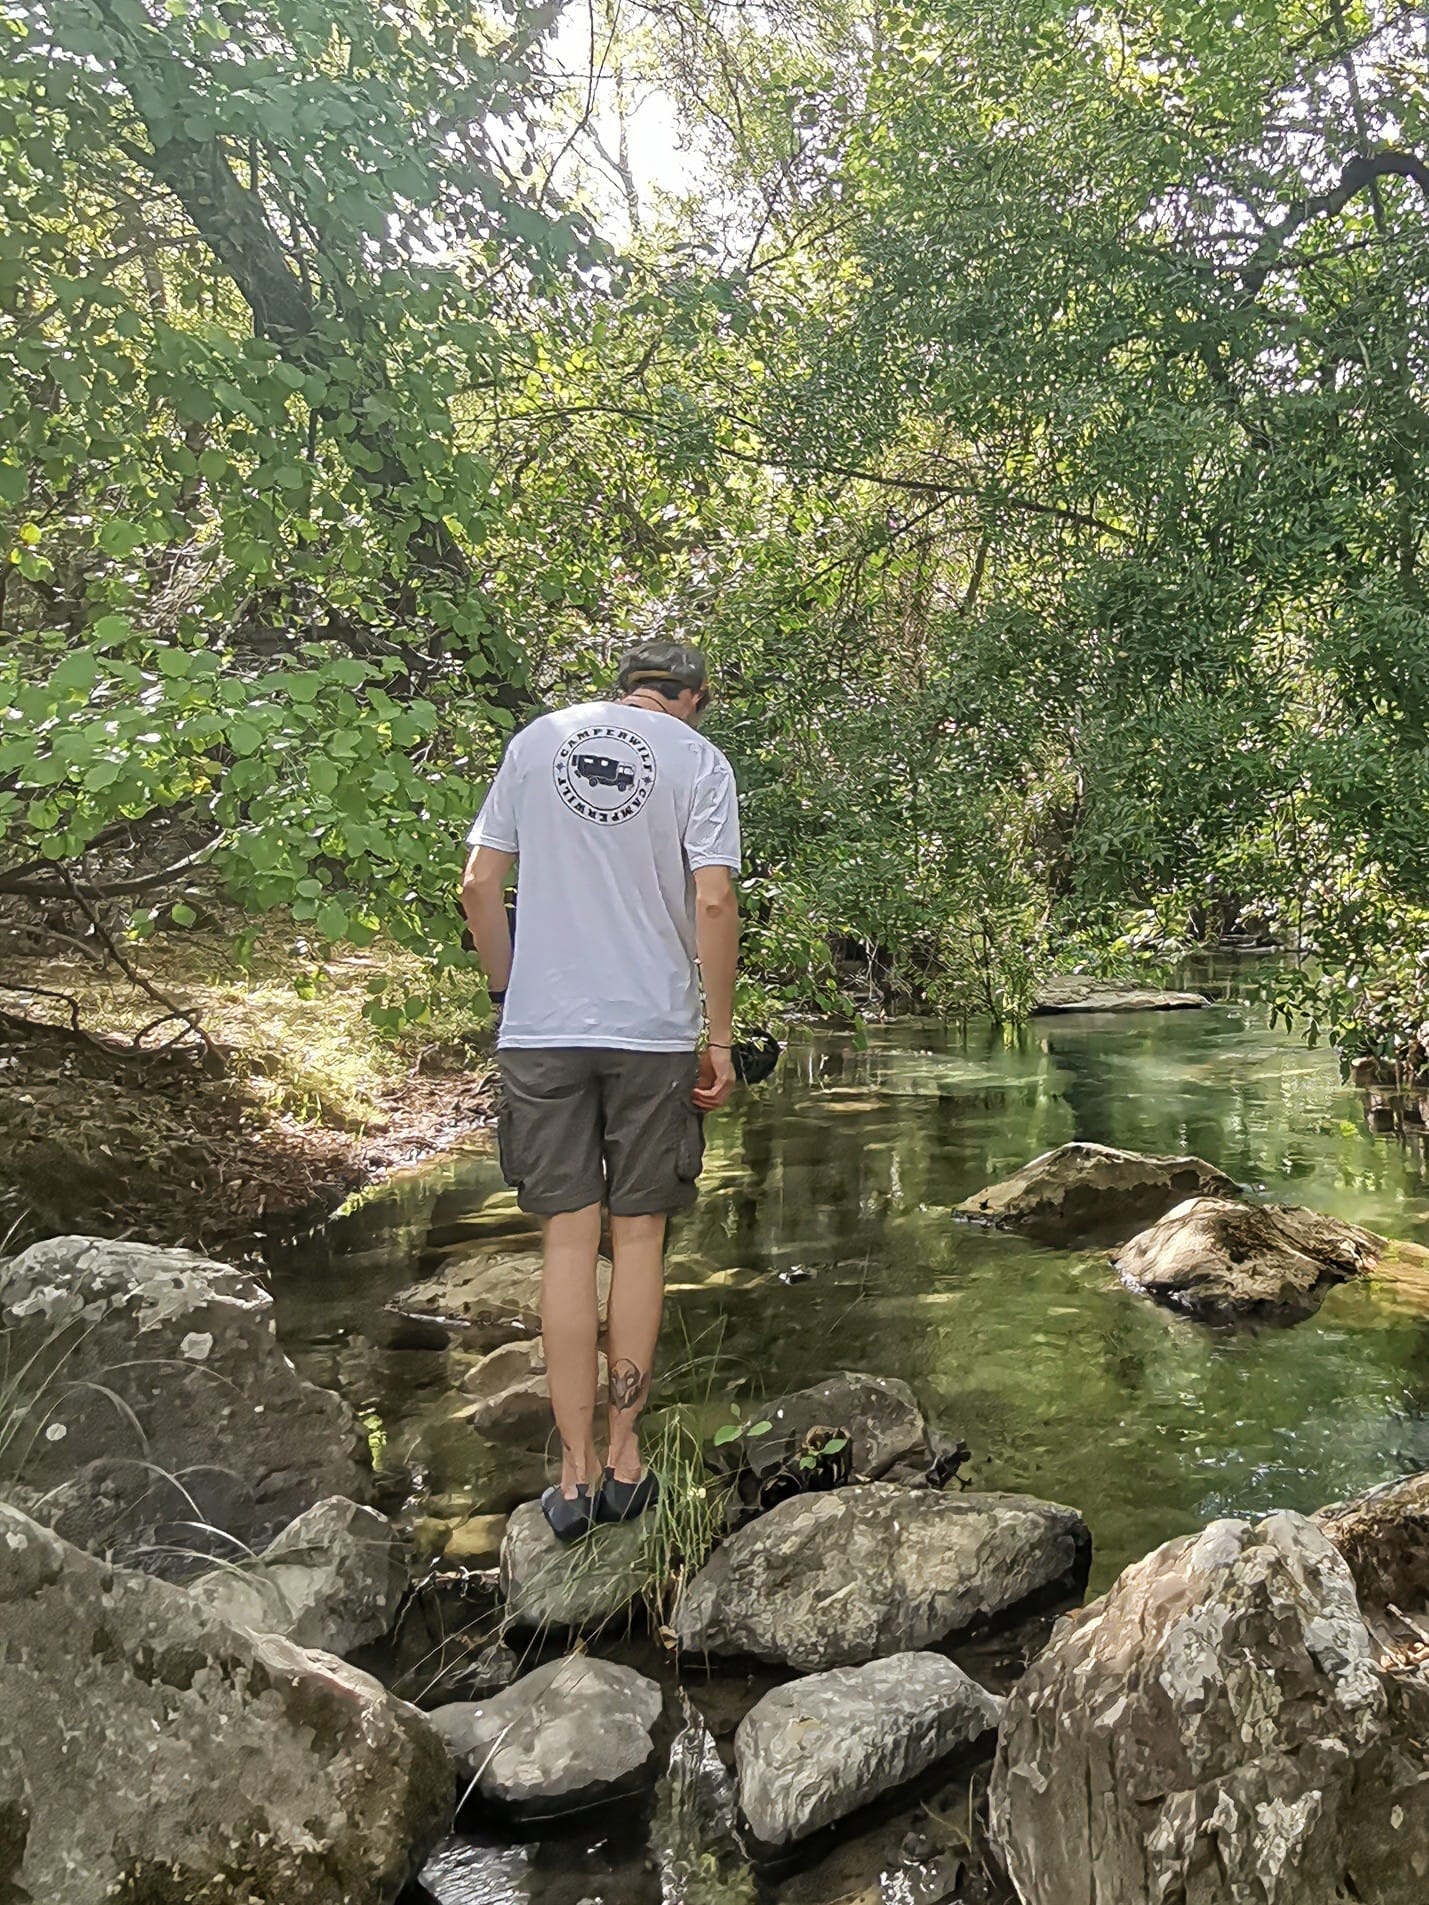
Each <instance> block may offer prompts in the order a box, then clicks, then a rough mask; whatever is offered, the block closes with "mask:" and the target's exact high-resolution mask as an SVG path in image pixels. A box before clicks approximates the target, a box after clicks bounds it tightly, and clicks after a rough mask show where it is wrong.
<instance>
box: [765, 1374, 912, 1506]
mask: <svg viewBox="0 0 1429 1905" xmlns="http://www.w3.org/2000/svg"><path fill="white" fill-rule="evenodd" d="M759 1413H760V1414H761V1416H764V1417H766V1418H767V1419H768V1420H769V1421H770V1422H771V1423H772V1424H773V1425H774V1426H773V1429H772V1430H771V1432H770V1433H769V1434H768V1435H765V1436H758V1437H755V1438H754V1439H753V1440H752V1441H748V1442H745V1443H742V1444H730V1445H729V1446H731V1447H738V1448H740V1450H741V1453H742V1455H743V1457H744V1459H745V1460H746V1461H747V1462H748V1464H749V1467H750V1468H751V1469H752V1470H753V1471H754V1473H755V1474H756V1475H764V1474H767V1473H768V1472H769V1471H770V1470H771V1469H775V1468H778V1467H779V1466H780V1464H781V1463H782V1462H785V1461H787V1460H788V1459H789V1457H790V1456H791V1455H792V1454H793V1453H794V1452H795V1451H796V1449H797V1448H798V1447H799V1446H800V1444H801V1443H802V1442H803V1439H804V1437H805V1436H806V1435H807V1434H808V1432H809V1430H810V1429H812V1428H816V1427H823V1428H829V1429H846V1430H847V1431H848V1434H849V1438H850V1448H849V1454H850V1456H851V1459H852V1463H853V1471H854V1473H855V1474H856V1475H862V1476H866V1477H868V1478H869V1479H870V1480H875V1479H877V1478H878V1477H879V1476H881V1475H885V1474H887V1472H888V1470H889V1469H890V1468H892V1467H893V1465H894V1464H895V1463H896V1462H902V1461H907V1460H910V1459H914V1458H921V1459H922V1460H923V1461H925V1462H926V1460H927V1431H926V1425H925V1424H924V1421H923V1412H922V1410H921V1409H920V1408H919V1407H918V1399H917V1397H916V1396H915V1395H914V1394H913V1391H912V1390H911V1389H910V1388H909V1387H908V1385H907V1383H906V1382H899V1381H897V1380H896V1379H895V1378H892V1377H887V1376H864V1375H859V1374H858V1373H856V1372H855V1371H852V1370H845V1371H843V1372H841V1373H840V1374H839V1375H837V1376H830V1377H828V1378H827V1379H826V1380H825V1381H823V1382H818V1383H815V1384H813V1386H812V1387H811V1388H808V1389H799V1390H796V1391H795V1392H794V1394H792V1395H788V1396H781V1397H780V1398H779V1399H778V1400H777V1401H775V1402H768V1403H765V1404H764V1405H763V1406H762V1408H761V1409H760V1412H759Z"/></svg>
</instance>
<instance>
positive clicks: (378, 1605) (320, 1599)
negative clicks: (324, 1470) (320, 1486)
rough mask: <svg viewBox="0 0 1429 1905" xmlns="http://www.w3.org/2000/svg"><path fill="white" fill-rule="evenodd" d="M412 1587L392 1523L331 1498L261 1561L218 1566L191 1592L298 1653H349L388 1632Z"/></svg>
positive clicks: (233, 1622) (232, 1620) (234, 1622)
mask: <svg viewBox="0 0 1429 1905" xmlns="http://www.w3.org/2000/svg"><path fill="white" fill-rule="evenodd" d="M406 1588H407V1568H406V1564H405V1562H404V1560H403V1556H402V1551H401V1548H400V1547H399V1545H398V1542H397V1538H396V1535H395V1534H394V1533H393V1530H392V1528H391V1526H390V1524H389V1523H388V1522H387V1521H386V1520H385V1519H384V1518H383V1517H382V1516H381V1515H379V1514H378V1513H377V1511H376V1510H375V1509H373V1508H364V1507H361V1506H360V1505H359V1504H358V1503H357V1502H350V1501H344V1500H343V1499H342V1497H341V1496H338V1495H333V1496H330V1497H329V1498H328V1500H327V1501H322V1502H319V1503H318V1504H317V1505H316V1507H313V1508H309V1509H308V1510H307V1512H306V1513H305V1514H301V1515H299V1516H298V1518H297V1520H296V1521H294V1522H290V1523H289V1524H288V1526H287V1527H286V1528H285V1529H284V1530H283V1532H282V1534H280V1535H279V1536H278V1538H277V1540H276V1541H274V1542H271V1543H270V1544H269V1546H268V1547H267V1548H266V1549H265V1550H264V1552H263V1554H262V1556H261V1557H260V1559H259V1560H257V1561H256V1562H253V1563H250V1564H247V1565H245V1566H242V1567H239V1566H228V1567H222V1568H215V1569H214V1570H213V1571H212V1573H210V1574H205V1575H202V1576H200V1578H199V1579H198V1580H197V1581H193V1582H190V1583H189V1592H190V1593H191V1594H192V1595H194V1596H195V1598H196V1599H198V1600H200V1601H202V1603H203V1604H204V1606H205V1607H206V1608H208V1609H209V1611H210V1612H211V1613H213V1614H216V1615H217V1616H218V1618H219V1619H220V1620H224V1621H227V1622H228V1623H229V1625H230V1626H232V1627H248V1628H251V1629H252V1630H253V1631H254V1632H255V1633H259V1634H283V1635H286V1636H287V1638H288V1639H289V1640H291V1641H296V1643H297V1644H298V1646H299V1647H320V1648H322V1649H323V1650H324V1651H325V1652H327V1653H330V1654H349V1653H351V1652H352V1650H353V1649H354V1648H355V1647H361V1646H362V1645H363V1644H364V1643H365V1642H367V1641H372V1640H377V1639H379V1638H380V1637H381V1636H382V1635H383V1634H385V1633H387V1632H388V1630H389V1629H390V1628H391V1626H392V1623H393V1622H394V1621H395V1620H396V1618H397V1609H398V1607H399V1605H400V1603H401V1600H402V1596H403V1594H404V1592H405V1591H406Z"/></svg>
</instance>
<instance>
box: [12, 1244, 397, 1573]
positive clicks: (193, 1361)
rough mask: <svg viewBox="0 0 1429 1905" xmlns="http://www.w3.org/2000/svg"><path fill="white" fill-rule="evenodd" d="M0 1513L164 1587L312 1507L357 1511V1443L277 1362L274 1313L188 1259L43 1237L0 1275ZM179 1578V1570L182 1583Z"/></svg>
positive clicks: (336, 1414) (208, 1266) (363, 1466)
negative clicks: (132, 1559)
mask: <svg viewBox="0 0 1429 1905" xmlns="http://www.w3.org/2000/svg"><path fill="white" fill-rule="evenodd" d="M0 1334H3V1336H4V1338H5V1342H6V1361H7V1364H8V1367H9V1369H10V1370H12V1371H20V1370H24V1371H25V1373H24V1375H23V1376H22V1377H21V1378H20V1381H19V1388H18V1396H17V1398H16V1399H15V1400H14V1401H12V1402H10V1403H9V1404H7V1408H9V1409H10V1410H11V1411H12V1412H13V1413H15V1414H16V1415H17V1416H19V1417H25V1416H27V1417H28V1420H29V1421H30V1423H31V1424H32V1425H33V1432H32V1433H27V1432H26V1431H25V1429H24V1425H23V1422H22V1423H21V1430H20V1433H19V1434H18V1435H17V1437H16V1438H15V1440H14V1441H13V1443H12V1445H11V1456H10V1459H11V1462H12V1463H14V1462H15V1460H16V1458H17V1457H18V1458H19V1461H18V1468H19V1475H20V1485H19V1487H18V1488H15V1489H12V1491H11V1494H12V1498H13V1499H14V1500H16V1501H18V1502H19V1503H20V1505H21V1506H26V1507H29V1508H31V1509H32V1510H33V1512H34V1513H35V1514H36V1516H37V1517H38V1518H39V1519H40V1520H42V1521H44V1522H45V1523H46V1524H47V1525H49V1526H50V1527H52V1528H54V1529H56V1530H57V1531H58V1532H59V1533H60V1534H62V1535H64V1536H65V1538H66V1539H68V1540H73V1541H75V1542H77V1543H78V1544H79V1545H80V1546H81V1547H86V1548H92V1549H93V1550H94V1551H95V1552H115V1553H119V1554H121V1555H130V1554H134V1555H142V1556H143V1558H144V1565H145V1566H146V1567H150V1566H152V1567H153V1568H154V1570H155V1572H165V1571H166V1570H169V1569H172V1570H173V1571H174V1572H181V1571H182V1570H183V1566H184V1553H183V1552H182V1551H201V1550H204V1549H205V1548H207V1549H208V1550H209V1551H210V1552H211V1553H212V1554H213V1555H215V1556H219V1557H224V1558H228V1557H231V1556H232V1555H233V1553H234V1552H235V1549H234V1543H233V1541H231V1540H228V1541H225V1540H222V1539H219V1538H214V1537H209V1536H207V1535H206V1534H205V1533H204V1531H203V1529H202V1527H200V1526H198V1525H196V1524H202V1523H207V1524H208V1525H209V1526H210V1527H212V1528H215V1529H221V1530H223V1531H224V1532H225V1533H226V1534H228V1535H230V1536H233V1537H236V1539H237V1540H238V1541H239V1542H240V1543H242V1544H243V1546H245V1547H248V1548H253V1549H259V1548H262V1547H264V1546H265V1545H266V1544H267V1543H268V1542H269V1541H271V1540H272V1539H273V1538H274V1536H275V1535H277V1534H278V1533H279V1532H280V1530H282V1529H283V1528H284V1527H286V1526H287V1524H288V1523H289V1522H290V1521H292V1519H293V1518H294V1516H296V1515H299V1514H301V1513H302V1512H303V1510H304V1509H307V1508H311V1507H312V1506H313V1504H314V1503H315V1502H317V1501H320V1500H321V1499H322V1498H323V1497H325V1496H330V1495H340V1496H343V1497H345V1498H346V1499H348V1500H350V1501H358V1502H361V1501H365V1500H366V1499H367V1498H368V1497H369V1495H370V1493H371V1489H372V1465H371V1459H370V1455H369V1452H368V1448H367V1438H366V1436H365V1435H364V1433H363V1430H362V1426H361V1424H360V1423H359V1422H358V1420H357V1417H356V1416H355V1415H354V1414H353V1412H352V1410H351V1409H349V1408H348V1406H347V1404H346V1403H345V1402H343V1401H342V1399H341V1398H340V1397H339V1396H336V1395H334V1394H332V1393H331V1391H329V1390H326V1389H318V1388H315V1387H314V1386H313V1384H311V1383H309V1382H305V1381H304V1380H303V1378H302V1377H301V1376H299V1374H298V1372H297V1370H296V1369H294V1367H293V1365H292V1364H291V1363H290V1362H289V1361H288V1358H287V1357H286V1356H285V1355H284V1354H283V1351H282V1350H281V1349H280V1347H279V1345H278V1341H277V1337H276V1334H275V1331H274V1322H273V1300H272V1298H271V1297H270V1296H269V1295H268V1292H267V1291H266V1290H265V1289H264V1288H263V1287H262V1285H261V1284H259V1283H258V1282H256V1281H255V1279H254V1278H253V1277H251V1276H249V1275H248V1274H247V1273H246V1272H245V1271H242V1270H235V1269H233V1268H232V1267H231V1266H230V1265H228V1264H222V1263H215V1262H213V1261H212V1260H211V1259H209V1258H207V1257H199V1256H195V1255H194V1254H193V1253H192V1252H191V1251H187V1250H159V1249H155V1248H154V1247H152V1246H151V1245H148V1244H133V1243H109V1242H104V1241H100V1240H96V1239H95V1238H92V1237H54V1238H50V1239H49V1240H47V1241H46V1242H44V1243H38V1244H34V1245H32V1246H31V1248H30V1249H29V1250H26V1251H23V1252H22V1253H21V1254H20V1255H19V1256H18V1257H12V1258H10V1259H9V1260H8V1261H6V1262H0ZM190 1571H191V1569H190Z"/></svg>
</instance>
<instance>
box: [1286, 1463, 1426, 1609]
mask: <svg viewBox="0 0 1429 1905" xmlns="http://www.w3.org/2000/svg"><path fill="white" fill-rule="evenodd" d="M1313 1519H1314V1522H1315V1525H1316V1527H1317V1528H1319V1529H1320V1530H1321V1531H1322V1532H1323V1533H1324V1534H1326V1535H1328V1536H1329V1538H1330V1540H1331V1541H1333V1542H1334V1544H1335V1546H1336V1547H1337V1548H1338V1549H1339V1551H1340V1553H1341V1554H1342V1555H1343V1556H1344V1557H1345V1560H1346V1562H1347V1563H1348V1565H1349V1570H1350V1573H1351V1574H1352V1575H1353V1576H1354V1583H1355V1589H1356V1592H1357V1593H1358V1595H1359V1602H1360V1610H1361V1612H1362V1613H1364V1614H1365V1615H1366V1616H1370V1615H1383V1614H1385V1613H1386V1612H1387V1611H1388V1610H1389V1609H1390V1608H1398V1609H1400V1610H1401V1611H1402V1612H1404V1613H1407V1614H1411V1615H1416V1616H1418V1617H1419V1620H1420V1623H1421V1624H1429V1623H1426V1622H1425V1615H1426V1613H1429V1470H1422V1471H1421V1472H1420V1473H1419V1474H1418V1475H1406V1476H1404V1477H1403V1478H1402V1479H1400V1480H1399V1481H1393V1482H1383V1483H1381V1484H1380V1486H1379V1487H1378V1488H1371V1489H1367V1490H1366V1491H1365V1493H1364V1494H1363V1495H1355V1496H1353V1497H1352V1498H1351V1499H1350V1500H1349V1501H1343V1502H1331V1503H1330V1504H1329V1506H1328V1507H1325V1508H1321V1509H1320V1510H1319V1511H1318V1513H1317V1514H1316V1515H1315V1516H1314V1518H1313Z"/></svg>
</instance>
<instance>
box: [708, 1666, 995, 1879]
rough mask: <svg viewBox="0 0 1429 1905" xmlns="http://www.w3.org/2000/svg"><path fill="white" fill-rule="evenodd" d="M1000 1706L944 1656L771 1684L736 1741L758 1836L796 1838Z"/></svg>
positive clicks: (971, 1738)
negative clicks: (788, 1683) (781, 1684)
mask: <svg viewBox="0 0 1429 1905" xmlns="http://www.w3.org/2000/svg"><path fill="white" fill-rule="evenodd" d="M1000 1707H1001V1702H1000V1701H999V1700H996V1699H994V1697H993V1696H992V1694H990V1693H986V1692H984V1690H983V1689H982V1688H981V1687H980V1686H978V1684H977V1682H976V1681H975V1680H970V1679H969V1678H968V1676H967V1675H966V1674H965V1673H964V1672H963V1670H962V1668H961V1667H957V1666H955V1665H954V1664H953V1662H952V1661H951V1660H947V1659H945V1658H944V1657H943V1655H942V1654H927V1653H913V1654H893V1655H891V1656H890V1657H889V1658H887V1659H885V1660H875V1661H871V1662H870V1663H869V1664H868V1665H867V1666H864V1667H837V1668H835V1669H834V1670H833V1672H831V1673H820V1674H813V1675H811V1676H810V1677H809V1678H808V1679H805V1680H796V1681H793V1682H792V1683H791V1684H790V1685H789V1686H785V1687H775V1688H774V1689H773V1691H772V1692H770V1693H766V1694H765V1695H764V1698H763V1699H762V1700H760V1701H759V1702H758V1704H757V1705H756V1706H755V1707H753V1708H752V1709H751V1711H750V1712H749V1713H747V1714H746V1715H745V1717H744V1719H743V1720H742V1721H741V1722H740V1725H739V1731H738V1732H737V1733H736V1734H735V1737H734V1758H735V1765H736V1766H737V1767H738V1769H739V1799H740V1805H741V1806H742V1807H743V1810H744V1816H745V1818H746V1819H747V1820H748V1821H749V1825H750V1829H751V1831H752V1832H753V1833H754V1836H755V1837H756V1839H758V1840H760V1841H761V1842H762V1843H763V1844H765V1845H768V1846H780V1845H786V1844H788V1843H789V1841H790V1840H793V1839H803V1838H806V1837H807V1836H808V1834H809V1833H811V1832H817V1831H818V1829H819V1827H820V1826H826V1825H830V1824H832V1823H833V1821H834V1820H836V1819H842V1818H844V1817H846V1815H847V1814H849V1813H851V1812H856V1811H857V1809H858V1808H859V1807H860V1806H866V1805H867V1804H868V1803H869V1802H870V1800H874V1799H877V1798H878V1797H879V1796H880V1795H881V1794H883V1793H887V1792H891V1791H892V1790H893V1788H894V1787H895V1786H901V1785H902V1784H903V1783H904V1781H905V1780H909V1779H913V1778H916V1776H917V1775H918V1774H919V1773H922V1772H925V1771H926V1770H927V1769H928V1767H930V1766H932V1765H934V1764H935V1763H936V1762H937V1761H938V1760H940V1759H942V1758H943V1757H944V1756H945V1755H947V1754H949V1753H952V1752H955V1751H957V1750H958V1749H959V1748H962V1747H967V1746H971V1745H973V1744H974V1742H976V1741H978V1740H981V1739H983V1738H984V1737H985V1736H986V1735H988V1734H990V1733H991V1732H993V1731H994V1730H995V1729H996V1726H997V1719H998V1713H999V1710H1000Z"/></svg>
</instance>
